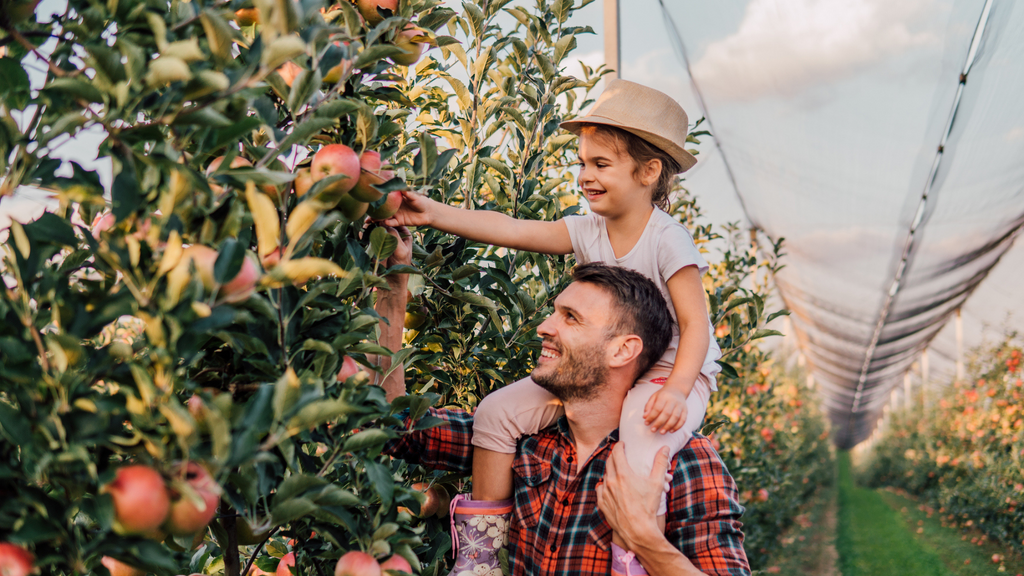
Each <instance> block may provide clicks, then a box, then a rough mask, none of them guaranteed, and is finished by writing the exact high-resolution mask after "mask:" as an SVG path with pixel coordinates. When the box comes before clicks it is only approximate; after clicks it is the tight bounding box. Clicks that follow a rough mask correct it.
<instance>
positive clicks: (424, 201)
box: [383, 190, 436, 227]
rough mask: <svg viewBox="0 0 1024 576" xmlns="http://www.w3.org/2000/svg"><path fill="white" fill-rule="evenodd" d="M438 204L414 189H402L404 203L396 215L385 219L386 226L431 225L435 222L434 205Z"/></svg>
mask: <svg viewBox="0 0 1024 576" xmlns="http://www.w3.org/2000/svg"><path fill="white" fill-rule="evenodd" d="M433 204H436V202H434V201H433V200H431V199H430V198H427V197H426V196H424V195H422V194H418V193H416V192H413V191H412V190H403V191H402V205H401V206H400V207H399V208H398V212H396V213H395V215H394V216H392V217H391V218H388V219H387V220H384V221H383V224H384V225H385V226H390V227H397V226H430V225H431V224H432V223H433V215H432V213H431V208H432V205H433Z"/></svg>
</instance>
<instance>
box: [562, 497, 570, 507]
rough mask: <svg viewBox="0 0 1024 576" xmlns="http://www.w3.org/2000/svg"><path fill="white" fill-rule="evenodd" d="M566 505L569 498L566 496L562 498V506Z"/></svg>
mask: <svg viewBox="0 0 1024 576" xmlns="http://www.w3.org/2000/svg"><path fill="white" fill-rule="evenodd" d="M568 505H569V499H568V498H566V499H564V500H562V506H568Z"/></svg>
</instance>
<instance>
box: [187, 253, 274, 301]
mask: <svg viewBox="0 0 1024 576" xmlns="http://www.w3.org/2000/svg"><path fill="white" fill-rule="evenodd" d="M189 262H192V263H193V264H195V267H196V273H198V274H199V279H200V280H201V281H202V283H203V286H205V287H206V289H207V290H213V288H214V285H215V282H214V277H213V267H214V265H215V264H216V263H217V251H216V250H214V249H213V248H210V247H209V246H203V245H201V244H196V245H195V246H189V247H188V248H186V249H185V251H184V252H183V253H182V255H181V261H180V263H179V264H178V265H179V266H182V265H184V266H187V265H188V263H189ZM259 278H260V272H259V270H258V269H257V268H256V265H255V264H253V263H252V261H251V260H250V259H249V258H248V257H246V258H245V259H244V260H243V261H242V267H241V268H240V269H239V271H238V274H237V275H236V276H235V277H234V278H233V279H232V280H231V281H230V282H228V283H227V284H224V285H223V286H221V287H220V291H219V292H218V294H219V298H220V300H222V301H224V302H229V303H233V302H242V301H244V300H246V299H248V298H249V296H252V293H253V291H254V290H255V288H256V281H257V280H259Z"/></svg>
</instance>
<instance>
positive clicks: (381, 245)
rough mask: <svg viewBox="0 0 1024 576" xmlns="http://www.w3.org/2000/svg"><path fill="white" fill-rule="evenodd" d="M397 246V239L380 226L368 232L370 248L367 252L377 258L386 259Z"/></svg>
mask: <svg viewBox="0 0 1024 576" xmlns="http://www.w3.org/2000/svg"><path fill="white" fill-rule="evenodd" d="M396 248H398V239H397V238H395V237H394V236H392V235H391V234H388V231H387V230H386V229H384V228H383V227H381V226H378V227H377V228H374V229H373V232H370V250H369V252H368V254H369V255H370V256H371V257H372V258H375V259H377V260H382V261H383V260H387V259H388V258H390V257H391V255H392V254H394V253H395V249H396Z"/></svg>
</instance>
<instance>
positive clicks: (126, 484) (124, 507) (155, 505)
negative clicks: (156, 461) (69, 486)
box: [102, 464, 171, 534]
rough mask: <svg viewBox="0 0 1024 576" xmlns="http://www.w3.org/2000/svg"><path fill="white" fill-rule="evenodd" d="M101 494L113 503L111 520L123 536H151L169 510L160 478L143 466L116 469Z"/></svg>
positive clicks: (157, 474)
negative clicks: (113, 519)
mask: <svg viewBox="0 0 1024 576" xmlns="http://www.w3.org/2000/svg"><path fill="white" fill-rule="evenodd" d="M102 492H104V493H107V494H110V496H111V498H112V499H113V500H114V517H115V519H116V520H117V528H118V531H119V532H121V533H122V534H146V533H153V532H154V531H156V530H157V529H158V528H159V527H160V525H161V524H163V523H164V520H166V519H167V514H168V512H170V510H171V498H170V496H169V495H168V493H167V486H166V485H165V484H164V478H163V476H161V475H160V473H159V472H157V471H156V470H153V469H152V468H150V467H149V466H143V465H142V464H133V465H130V466H122V467H121V468H118V469H117V473H116V474H115V476H114V480H113V481H112V482H110V484H107V485H106V486H104V487H103V489H102Z"/></svg>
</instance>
